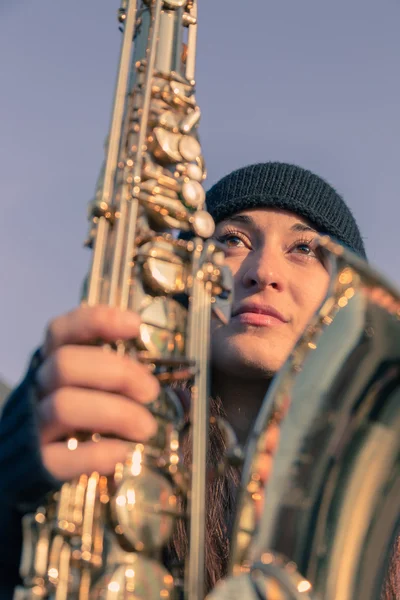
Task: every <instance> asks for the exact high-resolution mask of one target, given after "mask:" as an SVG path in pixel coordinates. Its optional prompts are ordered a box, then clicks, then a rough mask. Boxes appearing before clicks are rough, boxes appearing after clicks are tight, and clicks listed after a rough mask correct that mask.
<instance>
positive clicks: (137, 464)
mask: <svg viewBox="0 0 400 600" xmlns="http://www.w3.org/2000/svg"><path fill="white" fill-rule="evenodd" d="M142 456H143V454H142V452H141V450H135V451H134V452H133V454H132V466H131V473H132V475H139V473H140V472H141V470H142Z"/></svg>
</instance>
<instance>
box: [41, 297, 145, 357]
mask: <svg viewBox="0 0 400 600" xmlns="http://www.w3.org/2000/svg"><path fill="white" fill-rule="evenodd" d="M139 325H140V319H139V316H138V315H137V314H136V313H134V312H132V311H129V310H121V309H118V308H115V307H112V306H105V305H98V306H80V307H79V308H75V309H74V310H72V311H70V312H68V313H66V314H65V315H62V316H60V317H57V318H56V319H54V320H53V321H51V323H50V324H49V326H48V328H47V330H46V333H45V341H44V343H43V347H42V352H43V356H45V357H46V356H49V354H51V353H52V352H54V351H55V350H57V348H60V346H63V345H65V344H87V343H90V342H93V341H97V340H98V339H101V340H103V341H104V342H113V341H116V340H127V339H131V338H134V337H136V336H137V335H138V332H139Z"/></svg>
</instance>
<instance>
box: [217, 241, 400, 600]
mask: <svg viewBox="0 0 400 600" xmlns="http://www.w3.org/2000/svg"><path fill="white" fill-rule="evenodd" d="M321 247H322V249H323V251H324V252H326V254H327V261H328V263H330V270H331V284H330V288H329V291H328V294H327V296H326V299H325V301H324V303H323V304H322V306H321V308H320V309H319V311H318V312H317V314H316V315H315V317H314V318H313V320H312V321H311V322H310V324H309V325H308V327H307V328H306V330H305V332H304V333H303V335H302V337H301V339H300V340H299V341H298V343H297V345H296V346H295V348H294V350H293V352H292V354H291V356H290V357H289V359H288V361H287V363H286V365H285V366H284V367H283V369H282V371H281V372H280V374H279V375H278V377H277V378H276V381H275V382H274V383H273V386H272V389H270V391H269V392H268V394H267V396H266V398H265V400H264V404H263V406H262V408H261V411H260V413H259V416H258V419H257V421H256V424H255V427H254V430H253V432H252V434H251V437H250V440H249V443H248V447H247V453H246V461H245V465H244V470H243V479H242V485H241V492H240V500H239V506H238V511H237V515H236V525H235V532H234V535H233V540H232V554H231V565H230V577H229V578H228V579H227V580H226V581H225V582H222V583H221V585H220V586H217V588H216V589H215V590H214V592H212V593H211V594H210V600H227V599H228V598H229V600H235V599H239V598H246V600H256V599H258V600H260V599H261V600H262V599H270V598H274V599H276V600H379V598H380V597H381V591H382V589H383V582H384V579H385V575H386V573H387V568H388V563H389V557H390V554H391V551H392V548H393V546H394V542H395V539H396V537H397V535H398V534H399V532H400V500H399V498H400V294H399V292H398V291H397V290H396V289H394V288H393V287H392V286H391V285H390V284H389V283H388V282H386V281H385V280H384V279H383V278H382V277H381V276H380V275H378V274H377V273H376V272H374V271H373V270H372V269H371V268H370V267H369V266H368V265H367V264H366V263H364V261H362V260H361V259H359V258H358V257H356V256H355V255H353V254H352V253H351V252H348V251H346V250H345V249H344V248H343V247H342V246H340V245H338V244H336V243H334V242H333V241H331V240H330V239H329V238H322V239H321ZM288 406H289V408H288ZM276 422H278V423H280V424H281V432H280V443H279V446H278V450H277V453H276V455H275V457H274V463H273V470H272V475H271V477H270V479H269V480H268V482H267V484H266V487H265V489H262V487H261V486H260V484H259V481H260V477H259V475H258V465H259V464H260V463H259V458H260V455H261V454H262V453H263V452H265V444H264V443H263V438H264V435H265V433H266V432H267V430H268V426H269V424H270V423H276ZM261 495H264V500H263V508H262V511H261V515H260V511H257V502H256V501H257V500H259V498H260V496H261Z"/></svg>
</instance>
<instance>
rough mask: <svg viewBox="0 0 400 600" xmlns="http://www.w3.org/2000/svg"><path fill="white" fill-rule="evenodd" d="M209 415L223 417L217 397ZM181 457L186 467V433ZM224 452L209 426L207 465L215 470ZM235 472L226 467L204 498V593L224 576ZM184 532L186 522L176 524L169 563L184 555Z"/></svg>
mask: <svg viewBox="0 0 400 600" xmlns="http://www.w3.org/2000/svg"><path fill="white" fill-rule="evenodd" d="M210 415H211V416H214V417H224V416H225V413H224V410H223V406H222V402H221V401H220V399H219V398H211V399H210ZM182 449H183V456H184V462H185V464H186V465H190V463H191V436H190V432H189V434H188V435H187V436H186V437H185V439H184V440H183V448H182ZM224 451H225V440H224V437H223V435H222V433H221V431H220V429H219V428H218V427H217V425H215V424H211V425H210V438H209V447H208V466H209V467H210V468H211V469H212V468H213V467H216V466H217V464H218V463H219V461H220V460H221V457H222V456H223V453H224ZM238 484H239V473H238V471H237V470H236V469H234V468H232V467H228V468H227V469H226V471H225V473H224V475H222V476H219V477H214V478H212V479H211V480H210V481H209V484H208V487H207V498H206V505H207V506H206V547H205V552H206V555H205V561H206V591H207V593H208V592H209V591H210V590H211V589H212V588H213V587H214V586H215V584H216V583H217V581H219V580H220V579H221V578H222V577H224V575H225V574H226V571H227V567H228V559H229V537H230V528H231V524H232V520H233V515H234V509H235V500H236V495H237V488H238ZM188 549H189V545H188V532H187V527H186V523H185V521H183V520H180V521H178V523H177V526H176V528H175V532H174V535H173V537H172V540H171V544H170V546H169V548H168V552H167V560H168V562H169V563H170V564H171V563H172V564H182V563H183V561H184V559H185V557H186V556H187V555H188Z"/></svg>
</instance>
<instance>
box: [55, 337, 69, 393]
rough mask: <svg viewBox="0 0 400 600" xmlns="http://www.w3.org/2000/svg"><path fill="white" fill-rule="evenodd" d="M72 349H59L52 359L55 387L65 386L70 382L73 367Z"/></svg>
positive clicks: (66, 347) (64, 347) (65, 347)
mask: <svg viewBox="0 0 400 600" xmlns="http://www.w3.org/2000/svg"><path fill="white" fill-rule="evenodd" d="M70 355H71V349H70V348H69V347H68V346H61V347H60V348H58V349H57V350H56V351H55V352H54V354H53V356H52V358H51V363H52V371H53V373H52V375H53V377H52V378H53V380H54V384H55V385H63V384H65V383H67V382H68V379H69V374H70V367H71V356H70Z"/></svg>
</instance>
